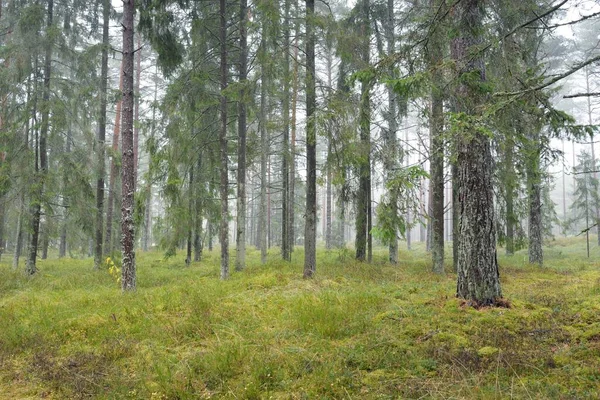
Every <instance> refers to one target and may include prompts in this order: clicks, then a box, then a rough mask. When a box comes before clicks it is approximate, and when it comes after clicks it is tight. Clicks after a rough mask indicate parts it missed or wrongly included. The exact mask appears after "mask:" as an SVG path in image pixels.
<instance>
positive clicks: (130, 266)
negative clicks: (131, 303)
mask: <svg viewBox="0 0 600 400" xmlns="http://www.w3.org/2000/svg"><path fill="white" fill-rule="evenodd" d="M134 17H135V5H134V0H124V2H123V140H122V144H123V151H122V156H121V157H122V158H121V165H122V167H121V188H122V192H121V193H122V198H121V202H122V203H121V204H122V205H121V253H122V258H121V260H122V267H121V274H122V278H121V288H122V290H123V291H124V292H125V291H132V290H135V289H136V270H135V247H134V245H135V234H134V223H133V212H134V209H133V207H134V198H133V196H134V193H135V169H134V167H135V165H134V148H133V107H134V101H133V97H134V96H133V94H134V87H133V73H134V70H133V58H134V32H133V23H134Z"/></svg>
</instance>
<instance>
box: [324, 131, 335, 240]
mask: <svg viewBox="0 0 600 400" xmlns="http://www.w3.org/2000/svg"><path fill="white" fill-rule="evenodd" d="M327 154H331V139H329V140H328V144H327ZM332 178H333V177H332V173H331V166H330V165H328V166H327V183H326V193H325V196H326V199H325V208H326V211H325V212H326V214H325V248H326V249H328V250H329V249H331V247H332V237H331V205H332V202H331V197H332V188H331V179H332Z"/></svg>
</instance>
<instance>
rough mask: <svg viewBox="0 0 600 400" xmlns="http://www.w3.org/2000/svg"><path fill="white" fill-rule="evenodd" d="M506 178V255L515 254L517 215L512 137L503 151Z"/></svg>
mask: <svg viewBox="0 0 600 400" xmlns="http://www.w3.org/2000/svg"><path fill="white" fill-rule="evenodd" d="M505 153H506V154H505V161H504V162H505V168H506V180H505V182H504V187H505V191H506V199H505V201H506V255H509V256H511V255H513V254H515V224H516V223H517V217H516V215H515V191H516V179H517V177H516V173H515V171H514V168H515V166H514V145H513V141H512V138H508V139H507V143H506V151H505Z"/></svg>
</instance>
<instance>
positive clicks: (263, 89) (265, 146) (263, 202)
mask: <svg viewBox="0 0 600 400" xmlns="http://www.w3.org/2000/svg"><path fill="white" fill-rule="evenodd" d="M260 47H261V52H262V57H263V60H262V65H261V67H260V68H261V71H260V74H261V76H260V148H261V152H260V211H259V216H258V243H259V247H260V262H261V263H262V264H265V263H266V262H267V202H268V200H267V155H268V153H269V138H268V133H267V67H266V62H267V60H266V58H267V33H266V22H263V28H262V33H261V42H260Z"/></svg>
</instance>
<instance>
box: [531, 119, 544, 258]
mask: <svg viewBox="0 0 600 400" xmlns="http://www.w3.org/2000/svg"><path fill="white" fill-rule="evenodd" d="M534 129H535V128H534ZM530 145H531V147H532V148H531V151H530V157H531V159H530V160H529V162H528V163H527V187H528V196H529V251H528V253H529V263H531V264H538V265H539V266H542V265H543V264H544V253H543V250H542V242H543V235H542V187H541V186H542V176H541V175H542V173H541V170H540V151H541V149H540V143H539V131H537V130H535V131H534V132H533V133H532V134H531V136H530Z"/></svg>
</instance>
